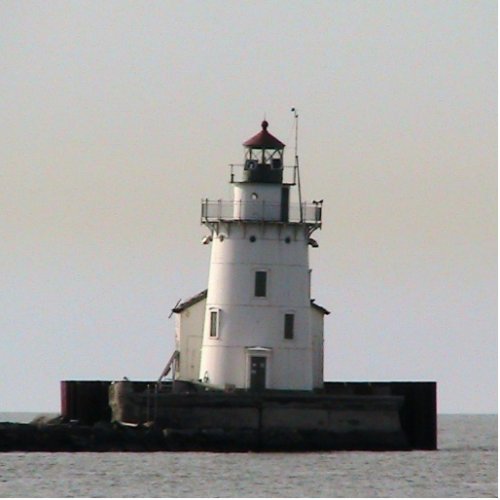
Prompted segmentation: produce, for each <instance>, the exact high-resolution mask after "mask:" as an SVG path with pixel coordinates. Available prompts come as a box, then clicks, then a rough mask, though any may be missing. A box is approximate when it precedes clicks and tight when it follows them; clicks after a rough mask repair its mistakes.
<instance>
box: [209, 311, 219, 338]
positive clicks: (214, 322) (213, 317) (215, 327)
mask: <svg viewBox="0 0 500 500" xmlns="http://www.w3.org/2000/svg"><path fill="white" fill-rule="evenodd" d="M218 336H219V311H210V337H211V338H215V337H218Z"/></svg>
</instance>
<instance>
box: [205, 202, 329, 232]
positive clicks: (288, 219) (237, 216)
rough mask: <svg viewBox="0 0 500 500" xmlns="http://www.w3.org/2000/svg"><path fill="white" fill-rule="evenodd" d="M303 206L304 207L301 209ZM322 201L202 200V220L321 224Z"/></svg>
mask: <svg viewBox="0 0 500 500" xmlns="http://www.w3.org/2000/svg"><path fill="white" fill-rule="evenodd" d="M301 208H302V209H301ZM321 212H322V203H321V202H315V203H314V202H313V203H302V207H301V205H299V204H298V203H290V204H289V205H282V204H280V203H269V202H268V203H266V202H265V201H259V200H255V201H238V200H233V201H224V200H208V199H204V200H202V201H201V221H202V222H219V221H260V222H283V223H305V224H313V225H315V226H320V225H321Z"/></svg>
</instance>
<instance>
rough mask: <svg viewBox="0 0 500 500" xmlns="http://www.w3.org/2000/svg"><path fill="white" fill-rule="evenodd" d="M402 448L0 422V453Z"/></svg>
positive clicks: (372, 439) (229, 433) (325, 435)
mask: <svg viewBox="0 0 500 500" xmlns="http://www.w3.org/2000/svg"><path fill="white" fill-rule="evenodd" d="M354 449H355V450H388V449H398V450H405V449H408V444H407V442H406V441H405V440H404V439H402V437H401V434H400V433H394V434H393V433H385V434H384V436H380V435H377V433H373V432H367V433H357V434H356V435H352V436H348V435H345V434H343V435H339V434H336V433H334V432H325V431H311V430H290V429H267V430H263V431H260V432H259V431H257V430H254V429H238V430H236V429H233V430H225V429H216V428H212V429H203V430H194V429H171V428H161V426H158V425H154V424H150V425H148V424H146V425H140V426H137V427H130V426H126V425H121V424H119V423H116V422H115V423H109V422H98V423H96V424H94V425H91V426H89V425H79V424H71V423H43V424H16V423H8V422H6V423H5V422H4V423H0V452H14V451H33V452H120V451H126V452H153V451H220V452H224V451H225V452H245V451H320V450H354Z"/></svg>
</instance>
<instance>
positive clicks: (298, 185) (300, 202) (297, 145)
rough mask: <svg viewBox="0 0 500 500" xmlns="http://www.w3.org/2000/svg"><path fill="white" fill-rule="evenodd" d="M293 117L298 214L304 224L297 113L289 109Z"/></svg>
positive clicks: (293, 109)
mask: <svg viewBox="0 0 500 500" xmlns="http://www.w3.org/2000/svg"><path fill="white" fill-rule="evenodd" d="M291 111H292V113H293V117H294V119H295V169H296V170H297V188H298V191H299V213H300V222H304V217H303V211H302V190H301V187H300V169H299V152H298V149H299V113H298V111H297V109H296V108H292V109H291Z"/></svg>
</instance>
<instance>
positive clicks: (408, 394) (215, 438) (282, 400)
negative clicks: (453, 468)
mask: <svg viewBox="0 0 500 500" xmlns="http://www.w3.org/2000/svg"><path fill="white" fill-rule="evenodd" d="M61 385H62V391H61V395H62V400H61V403H62V405H61V406H62V416H63V419H64V420H65V421H74V422H79V423H81V424H85V425H87V426H92V425H93V424H95V423H96V422H110V421H119V422H126V423H129V424H133V425H136V426H138V428H142V427H143V426H144V425H147V426H151V427H154V428H156V429H161V430H162V435H163V436H164V437H163V438H162V440H163V441H164V440H165V439H166V438H165V436H170V437H169V438H168V439H167V441H166V442H165V443H164V442H163V441H162V443H163V444H161V446H164V447H166V448H164V449H167V448H168V449H171V448H172V446H175V447H177V448H176V449H184V448H182V447H183V446H184V447H187V448H185V449H207V450H208V449H214V450H219V449H224V450H234V451H238V450H280V449H281V450H314V449H331V450H334V449H359V450H362V449H378V450H380V449H385V450H392V449H426V450H433V449H436V448H437V418H436V384H435V383H434V382H327V383H325V386H324V389H323V390H322V391H317V392H315V393H299V392H295V391H264V392H263V393H257V394H255V393H254V394H252V393H248V392H246V391H235V392H233V393H224V392H202V393H199V392H194V393H193V392H191V391H190V390H189V387H186V386H183V384H182V383H179V384H176V385H177V387H175V386H172V384H164V385H162V386H161V390H160V391H158V389H157V386H156V384H155V383H154V382H130V381H123V382H118V383H113V384H112V383H111V382H109V381H64V382H62V383H61ZM172 440H173V441H172ZM173 443H174V444H173ZM179 447H180V448H179Z"/></svg>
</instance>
